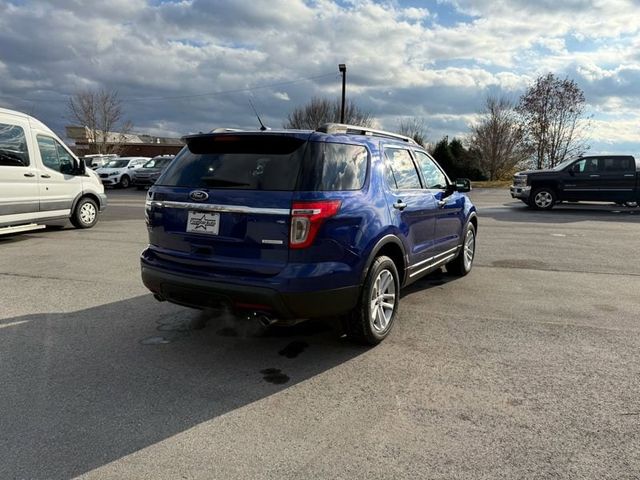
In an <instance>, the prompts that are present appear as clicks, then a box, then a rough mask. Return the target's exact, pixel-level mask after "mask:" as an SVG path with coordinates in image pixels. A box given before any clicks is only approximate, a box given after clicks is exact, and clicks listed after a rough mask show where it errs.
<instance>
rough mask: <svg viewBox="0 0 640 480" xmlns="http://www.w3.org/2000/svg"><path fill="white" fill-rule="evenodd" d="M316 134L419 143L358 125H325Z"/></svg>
mask: <svg viewBox="0 0 640 480" xmlns="http://www.w3.org/2000/svg"><path fill="white" fill-rule="evenodd" d="M316 132H321V133H328V134H336V133H343V134H347V133H350V134H353V135H369V136H372V137H383V138H393V139H394V140H401V141H403V142H407V143H411V144H414V145H417V142H416V141H415V140H414V139H413V138H411V137H407V136H405V135H400V134H399V133H392V132H386V131H384V130H375V129H373V128H368V127H360V126H358V125H347V124H345V123H325V124H324V125H322V126H320V127H318V129H317V130H316Z"/></svg>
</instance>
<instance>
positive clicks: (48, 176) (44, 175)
mask: <svg viewBox="0 0 640 480" xmlns="http://www.w3.org/2000/svg"><path fill="white" fill-rule="evenodd" d="M40 177H42V178H51V175H47V174H46V173H43V174H42V175H40Z"/></svg>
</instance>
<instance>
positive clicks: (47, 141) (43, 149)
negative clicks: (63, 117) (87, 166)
mask: <svg viewBox="0 0 640 480" xmlns="http://www.w3.org/2000/svg"><path fill="white" fill-rule="evenodd" d="M38 148H39V149H40V158H42V163H44V166H45V167H47V168H50V169H51V170H55V171H56V172H60V173H66V174H71V173H72V172H73V166H74V161H73V158H72V157H71V155H69V153H68V152H67V151H66V150H65V149H64V147H63V146H62V145H60V144H59V143H58V142H56V141H55V140H54V139H53V138H51V137H45V136H43V135H38Z"/></svg>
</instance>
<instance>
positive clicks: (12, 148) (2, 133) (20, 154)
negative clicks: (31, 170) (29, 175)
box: [0, 123, 29, 167]
mask: <svg viewBox="0 0 640 480" xmlns="http://www.w3.org/2000/svg"><path fill="white" fill-rule="evenodd" d="M0 166H8V167H28V166H29V152H28V151H27V141H26V139H25V136H24V130H23V129H22V127H19V126H17V125H8V124H6V123H0Z"/></svg>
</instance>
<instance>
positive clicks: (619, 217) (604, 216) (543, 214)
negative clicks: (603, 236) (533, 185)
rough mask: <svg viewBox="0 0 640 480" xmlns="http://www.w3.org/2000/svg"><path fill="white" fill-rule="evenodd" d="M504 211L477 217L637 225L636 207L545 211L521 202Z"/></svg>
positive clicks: (573, 206)
mask: <svg viewBox="0 0 640 480" xmlns="http://www.w3.org/2000/svg"><path fill="white" fill-rule="evenodd" d="M504 206H505V207H507V208H481V207H479V208H478V215H479V216H480V217H481V218H482V217H488V218H493V219H494V220H498V221H503V222H530V223H557V224H562V223H576V222H584V221H595V222H618V223H620V222H625V223H638V222H640V208H637V207H633V208H630V207H623V206H617V205H613V204H592V203H562V204H559V205H556V206H554V207H553V209H551V210H548V211H540V210H532V209H531V208H529V207H527V206H526V205H524V204H523V203H522V202H519V201H518V202H509V203H505V205H504Z"/></svg>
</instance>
